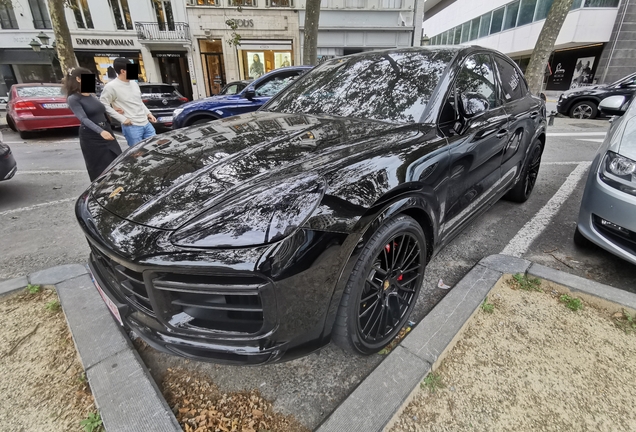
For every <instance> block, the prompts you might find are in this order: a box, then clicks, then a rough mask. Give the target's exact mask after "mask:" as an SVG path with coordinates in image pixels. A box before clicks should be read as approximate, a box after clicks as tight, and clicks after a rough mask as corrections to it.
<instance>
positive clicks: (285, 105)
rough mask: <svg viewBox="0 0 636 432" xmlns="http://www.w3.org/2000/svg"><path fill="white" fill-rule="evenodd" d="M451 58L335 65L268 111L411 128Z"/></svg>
mask: <svg viewBox="0 0 636 432" xmlns="http://www.w3.org/2000/svg"><path fill="white" fill-rule="evenodd" d="M454 54H455V51H453V50H436V51H425V50H411V51H403V52H395V53H390V52H388V53H387V52H379V53H370V54H367V55H362V56H353V57H343V58H339V59H334V60H331V61H328V62H326V63H324V64H322V65H320V66H318V67H316V68H315V69H314V70H312V71H311V72H309V73H307V74H306V75H305V76H304V77H302V78H301V79H299V80H298V82H296V83H295V84H292V85H291V87H289V88H288V89H287V90H286V91H284V92H283V93H282V94H281V95H280V96H279V97H278V98H276V99H274V100H273V101H272V102H271V103H270V104H269V105H268V106H267V108H266V109H267V110H269V111H277V112H284V113H305V114H322V113H324V114H329V115H334V116H339V117H354V118H361V119H369V120H381V121H391V122H398V123H414V122H417V121H419V119H420V118H421V116H422V114H423V113H424V110H425V109H426V105H427V104H428V102H429V100H430V97H431V95H432V93H433V90H434V89H435V87H436V86H437V83H438V81H439V78H440V77H441V75H442V73H443V72H444V70H445V69H446V67H447V66H448V64H449V63H450V61H451V59H452V58H453V56H454Z"/></svg>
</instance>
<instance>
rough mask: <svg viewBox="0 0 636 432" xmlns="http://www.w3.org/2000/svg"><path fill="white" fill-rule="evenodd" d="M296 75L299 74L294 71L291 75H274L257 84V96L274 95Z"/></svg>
mask: <svg viewBox="0 0 636 432" xmlns="http://www.w3.org/2000/svg"><path fill="white" fill-rule="evenodd" d="M298 75H299V74H298V73H295V74H293V75H288V74H285V75H283V74H281V75H276V76H275V77H273V78H272V79H270V80H268V81H267V82H264V83H262V84H259V86H258V87H257V88H256V95H257V96H274V95H276V94H277V93H278V92H279V91H281V90H282V89H284V88H285V87H287V86H288V85H289V84H290V83H291V82H292V81H293V80H295V79H296V78H297V77H298Z"/></svg>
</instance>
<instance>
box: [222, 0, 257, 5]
mask: <svg viewBox="0 0 636 432" xmlns="http://www.w3.org/2000/svg"><path fill="white" fill-rule="evenodd" d="M228 2H229V3H230V6H256V0H228Z"/></svg>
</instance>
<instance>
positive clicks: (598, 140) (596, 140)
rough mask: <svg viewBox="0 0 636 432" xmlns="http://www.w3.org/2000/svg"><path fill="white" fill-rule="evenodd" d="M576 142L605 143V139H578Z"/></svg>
mask: <svg viewBox="0 0 636 432" xmlns="http://www.w3.org/2000/svg"><path fill="white" fill-rule="evenodd" d="M576 140H577V141H589V142H597V143H602V142H603V141H605V138H577V139H576Z"/></svg>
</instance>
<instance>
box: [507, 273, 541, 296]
mask: <svg viewBox="0 0 636 432" xmlns="http://www.w3.org/2000/svg"><path fill="white" fill-rule="evenodd" d="M510 285H511V286H512V287H513V288H518V289H521V290H524V291H539V292H543V290H542V289H541V280H540V279H537V278H529V277H528V276H527V275H525V274H521V273H517V274H515V275H512V281H510Z"/></svg>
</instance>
